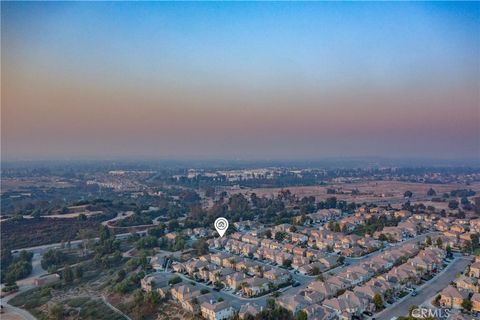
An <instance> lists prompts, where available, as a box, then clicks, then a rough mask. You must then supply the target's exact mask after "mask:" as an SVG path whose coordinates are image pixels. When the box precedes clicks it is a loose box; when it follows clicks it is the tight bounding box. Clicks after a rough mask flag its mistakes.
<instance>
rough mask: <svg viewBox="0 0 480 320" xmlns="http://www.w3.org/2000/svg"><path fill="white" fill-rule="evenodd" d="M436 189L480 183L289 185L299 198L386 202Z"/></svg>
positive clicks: (272, 191)
mask: <svg viewBox="0 0 480 320" xmlns="http://www.w3.org/2000/svg"><path fill="white" fill-rule="evenodd" d="M430 188H433V189H434V190H435V191H436V192H437V196H442V194H443V193H445V192H450V191H451V190H455V189H472V190H474V191H476V192H480V183H475V184H471V185H468V186H467V185H465V184H459V183H451V184H431V183H413V182H401V181H369V182H359V183H333V184H329V185H326V186H304V187H289V188H283V189H289V190H290V191H291V192H292V193H293V194H296V195H297V196H298V197H300V198H302V197H308V196H314V197H315V198H316V200H317V201H319V200H323V199H326V198H328V197H332V196H335V197H336V198H337V199H341V200H347V201H354V202H357V203H358V202H360V203H362V202H379V201H380V202H384V201H390V200H391V201H403V200H404V197H403V194H404V192H405V191H407V190H410V191H411V192H413V197H412V201H414V200H416V199H425V198H426V195H427V191H428V190H429V189H430ZM327 189H336V190H337V192H338V193H336V194H329V193H327ZM355 189H358V191H360V194H359V195H352V194H351V192H352V190H355ZM280 190H282V188H245V189H232V190H230V193H244V194H251V193H256V194H257V196H259V197H261V196H266V197H271V196H273V195H276V194H278V192H279V191H280Z"/></svg>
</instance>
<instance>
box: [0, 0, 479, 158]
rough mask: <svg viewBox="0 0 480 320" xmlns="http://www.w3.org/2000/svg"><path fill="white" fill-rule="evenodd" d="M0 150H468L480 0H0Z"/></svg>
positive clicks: (148, 153)
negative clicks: (180, 0) (470, 0)
mask: <svg viewBox="0 0 480 320" xmlns="http://www.w3.org/2000/svg"><path fill="white" fill-rule="evenodd" d="M1 6H2V13H1V15H2V16H1V18H2V26H1V27H2V28H1V29H2V30H1V32H2V43H1V44H2V46H1V50H2V52H1V53H2V57H1V58H2V60H1V67H2V70H1V71H2V74H1V76H2V79H1V80H2V82H1V89H2V96H1V99H2V110H1V111H2V112H1V118H2V120H1V124H2V130H1V133H2V160H14V159H23V160H29V159H56V158H60V159H95V158H99V159H105V158H139V159H140V158H183V159H185V158H187V159H188V158H193V159H197V158H210V159H212V158H223V159H229V158H240V159H267V158H290V159H291V158H322V157H332V156H367V155H378V156H387V157H408V158H412V157H438V158H478V157H480V92H479V88H480V3H478V2H477V3H474V2H473V3H420V2H419V3H358V2H348V3H332V2H329V3H310V2H308V3H243V2H242V3H215V2H205V3H178V2H177V3H163V2H148V3H146V2H141V3H140V2H136V3H118V2H100V3H94V2H83V3H80V2H78V3H73V2H68V3H59V2H47V3H40V2H2V3H1Z"/></svg>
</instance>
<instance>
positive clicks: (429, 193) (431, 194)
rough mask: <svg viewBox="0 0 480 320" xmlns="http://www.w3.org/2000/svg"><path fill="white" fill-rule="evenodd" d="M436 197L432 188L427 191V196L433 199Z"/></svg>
mask: <svg viewBox="0 0 480 320" xmlns="http://www.w3.org/2000/svg"><path fill="white" fill-rule="evenodd" d="M436 195H437V192H436V191H435V190H433V188H430V189H428V191H427V196H429V197H433V196H436Z"/></svg>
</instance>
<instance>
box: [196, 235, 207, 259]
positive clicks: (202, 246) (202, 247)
mask: <svg viewBox="0 0 480 320" xmlns="http://www.w3.org/2000/svg"><path fill="white" fill-rule="evenodd" d="M195 250H197V254H198V255H199V256H201V255H204V254H207V253H208V243H207V240H205V239H204V238H202V239H200V240H198V241H197V242H195Z"/></svg>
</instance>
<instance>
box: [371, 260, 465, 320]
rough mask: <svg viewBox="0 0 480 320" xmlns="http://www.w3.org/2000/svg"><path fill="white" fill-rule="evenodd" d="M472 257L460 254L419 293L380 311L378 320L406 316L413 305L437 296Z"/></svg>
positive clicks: (419, 290) (377, 316)
mask: <svg viewBox="0 0 480 320" xmlns="http://www.w3.org/2000/svg"><path fill="white" fill-rule="evenodd" d="M471 259H472V258H471V257H464V256H460V257H457V258H456V260H454V261H453V262H451V263H450V265H449V266H448V267H447V268H446V269H445V270H443V271H442V272H441V273H440V274H439V275H438V276H436V277H435V278H433V279H432V280H430V281H429V282H428V283H426V284H425V285H423V286H422V287H421V288H420V289H418V290H417V292H418V295H417V296H415V297H414V296H412V295H408V296H406V297H405V298H403V300H400V301H398V302H397V303H395V304H393V305H391V306H390V307H388V308H387V309H385V310H383V311H382V312H380V313H378V314H377V315H376V316H375V318H376V319H377V320H390V319H391V318H393V317H400V316H404V315H406V314H407V313H408V308H409V307H410V306H412V305H417V306H419V305H421V304H422V303H423V302H424V301H425V299H426V298H430V297H433V296H435V294H437V292H439V291H441V290H442V289H443V288H445V287H446V286H447V285H448V284H449V283H450V282H451V281H453V280H454V279H455V276H456V275H457V274H458V273H460V272H462V271H464V270H465V268H466V266H467V265H468V264H469V263H470V262H471Z"/></svg>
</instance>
